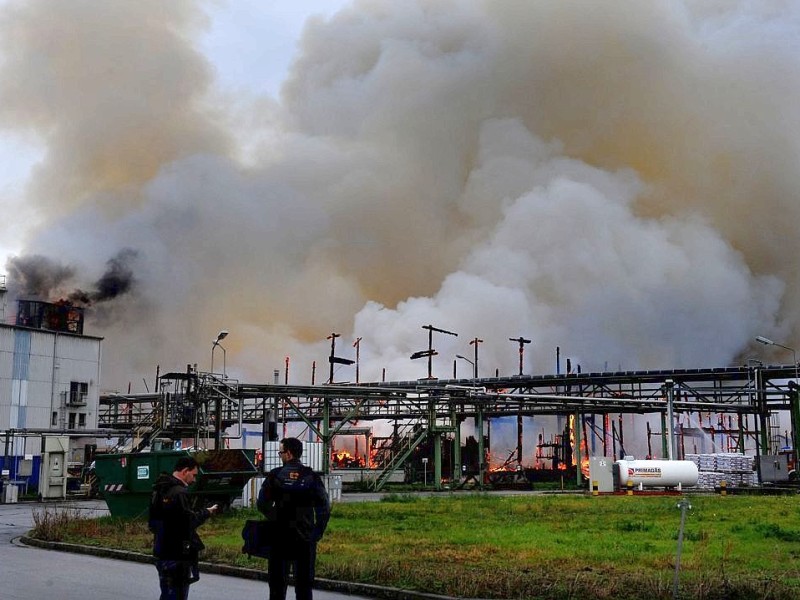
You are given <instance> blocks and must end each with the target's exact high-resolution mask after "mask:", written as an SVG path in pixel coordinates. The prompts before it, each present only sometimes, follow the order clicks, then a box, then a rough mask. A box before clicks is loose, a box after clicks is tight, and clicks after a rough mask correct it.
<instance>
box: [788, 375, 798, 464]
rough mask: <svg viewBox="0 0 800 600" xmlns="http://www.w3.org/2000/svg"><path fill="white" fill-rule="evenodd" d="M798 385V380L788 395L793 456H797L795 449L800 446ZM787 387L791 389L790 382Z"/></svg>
mask: <svg viewBox="0 0 800 600" xmlns="http://www.w3.org/2000/svg"><path fill="white" fill-rule="evenodd" d="M798 386H800V382H798V385H795V386H794V390H793V391H791V392H790V394H791V395H790V397H789V403H790V406H791V407H792V408H791V417H792V449H793V450H794V452H795V457H796V456H798V452H797V449H798V448H800V387H798ZM789 389H790V390H791V389H792V385H791V384H789ZM795 460H796V459H795Z"/></svg>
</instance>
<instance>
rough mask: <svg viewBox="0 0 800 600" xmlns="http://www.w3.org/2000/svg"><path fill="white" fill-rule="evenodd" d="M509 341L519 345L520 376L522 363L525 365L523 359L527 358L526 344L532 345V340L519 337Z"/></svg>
mask: <svg viewBox="0 0 800 600" xmlns="http://www.w3.org/2000/svg"><path fill="white" fill-rule="evenodd" d="M508 341H509V342H517V343H519V374H520V375H522V363H523V358H524V356H525V344H530V343H531V340H526V339H525V338H524V337H522V336H519V337H518V338H508Z"/></svg>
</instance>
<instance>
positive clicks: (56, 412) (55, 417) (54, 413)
mask: <svg viewBox="0 0 800 600" xmlns="http://www.w3.org/2000/svg"><path fill="white" fill-rule="evenodd" d="M50 425H52V426H53V427H55V426H56V425H58V411H57V410H54V411H53V419H52V420H51V421H50Z"/></svg>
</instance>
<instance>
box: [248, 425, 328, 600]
mask: <svg viewBox="0 0 800 600" xmlns="http://www.w3.org/2000/svg"><path fill="white" fill-rule="evenodd" d="M278 454H280V456H281V460H282V461H283V466H282V467H278V468H277V469H273V470H272V471H270V472H269V474H268V475H267V478H266V480H265V481H264V483H263V485H262V486H261V491H260V492H259V494H258V503H257V506H258V510H259V511H261V512H262V513H263V514H264V515H265V516H266V517H267V519H268V520H270V521H271V522H273V523H274V528H273V533H274V535H273V542H272V546H271V548H270V555H269V597H270V600H285V598H286V587H287V584H288V574H289V567H290V566H291V565H294V585H295V596H296V597H297V600H311V598H312V591H311V589H312V587H313V585H314V563H315V562H316V560H317V542H318V541H319V539H320V538H321V537H322V534H323V533H324V532H325V528H326V527H327V526H328V519H329V518H330V514H331V513H330V504H329V502H328V494H327V492H326V491H325V486H324V485H323V483H322V480H321V479H320V477H319V475H317V474H316V473H314V471H313V470H312V469H310V468H309V467H306V466H304V465H303V463H301V462H300V457H301V456H302V455H303V443H302V442H301V441H300V440H298V439H297V438H284V439H282V440H281V442H280V450H279V451H278Z"/></svg>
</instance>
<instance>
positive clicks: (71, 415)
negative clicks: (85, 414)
mask: <svg viewBox="0 0 800 600" xmlns="http://www.w3.org/2000/svg"><path fill="white" fill-rule="evenodd" d="M68 429H75V413H74V412H71V413H69V426H68Z"/></svg>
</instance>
